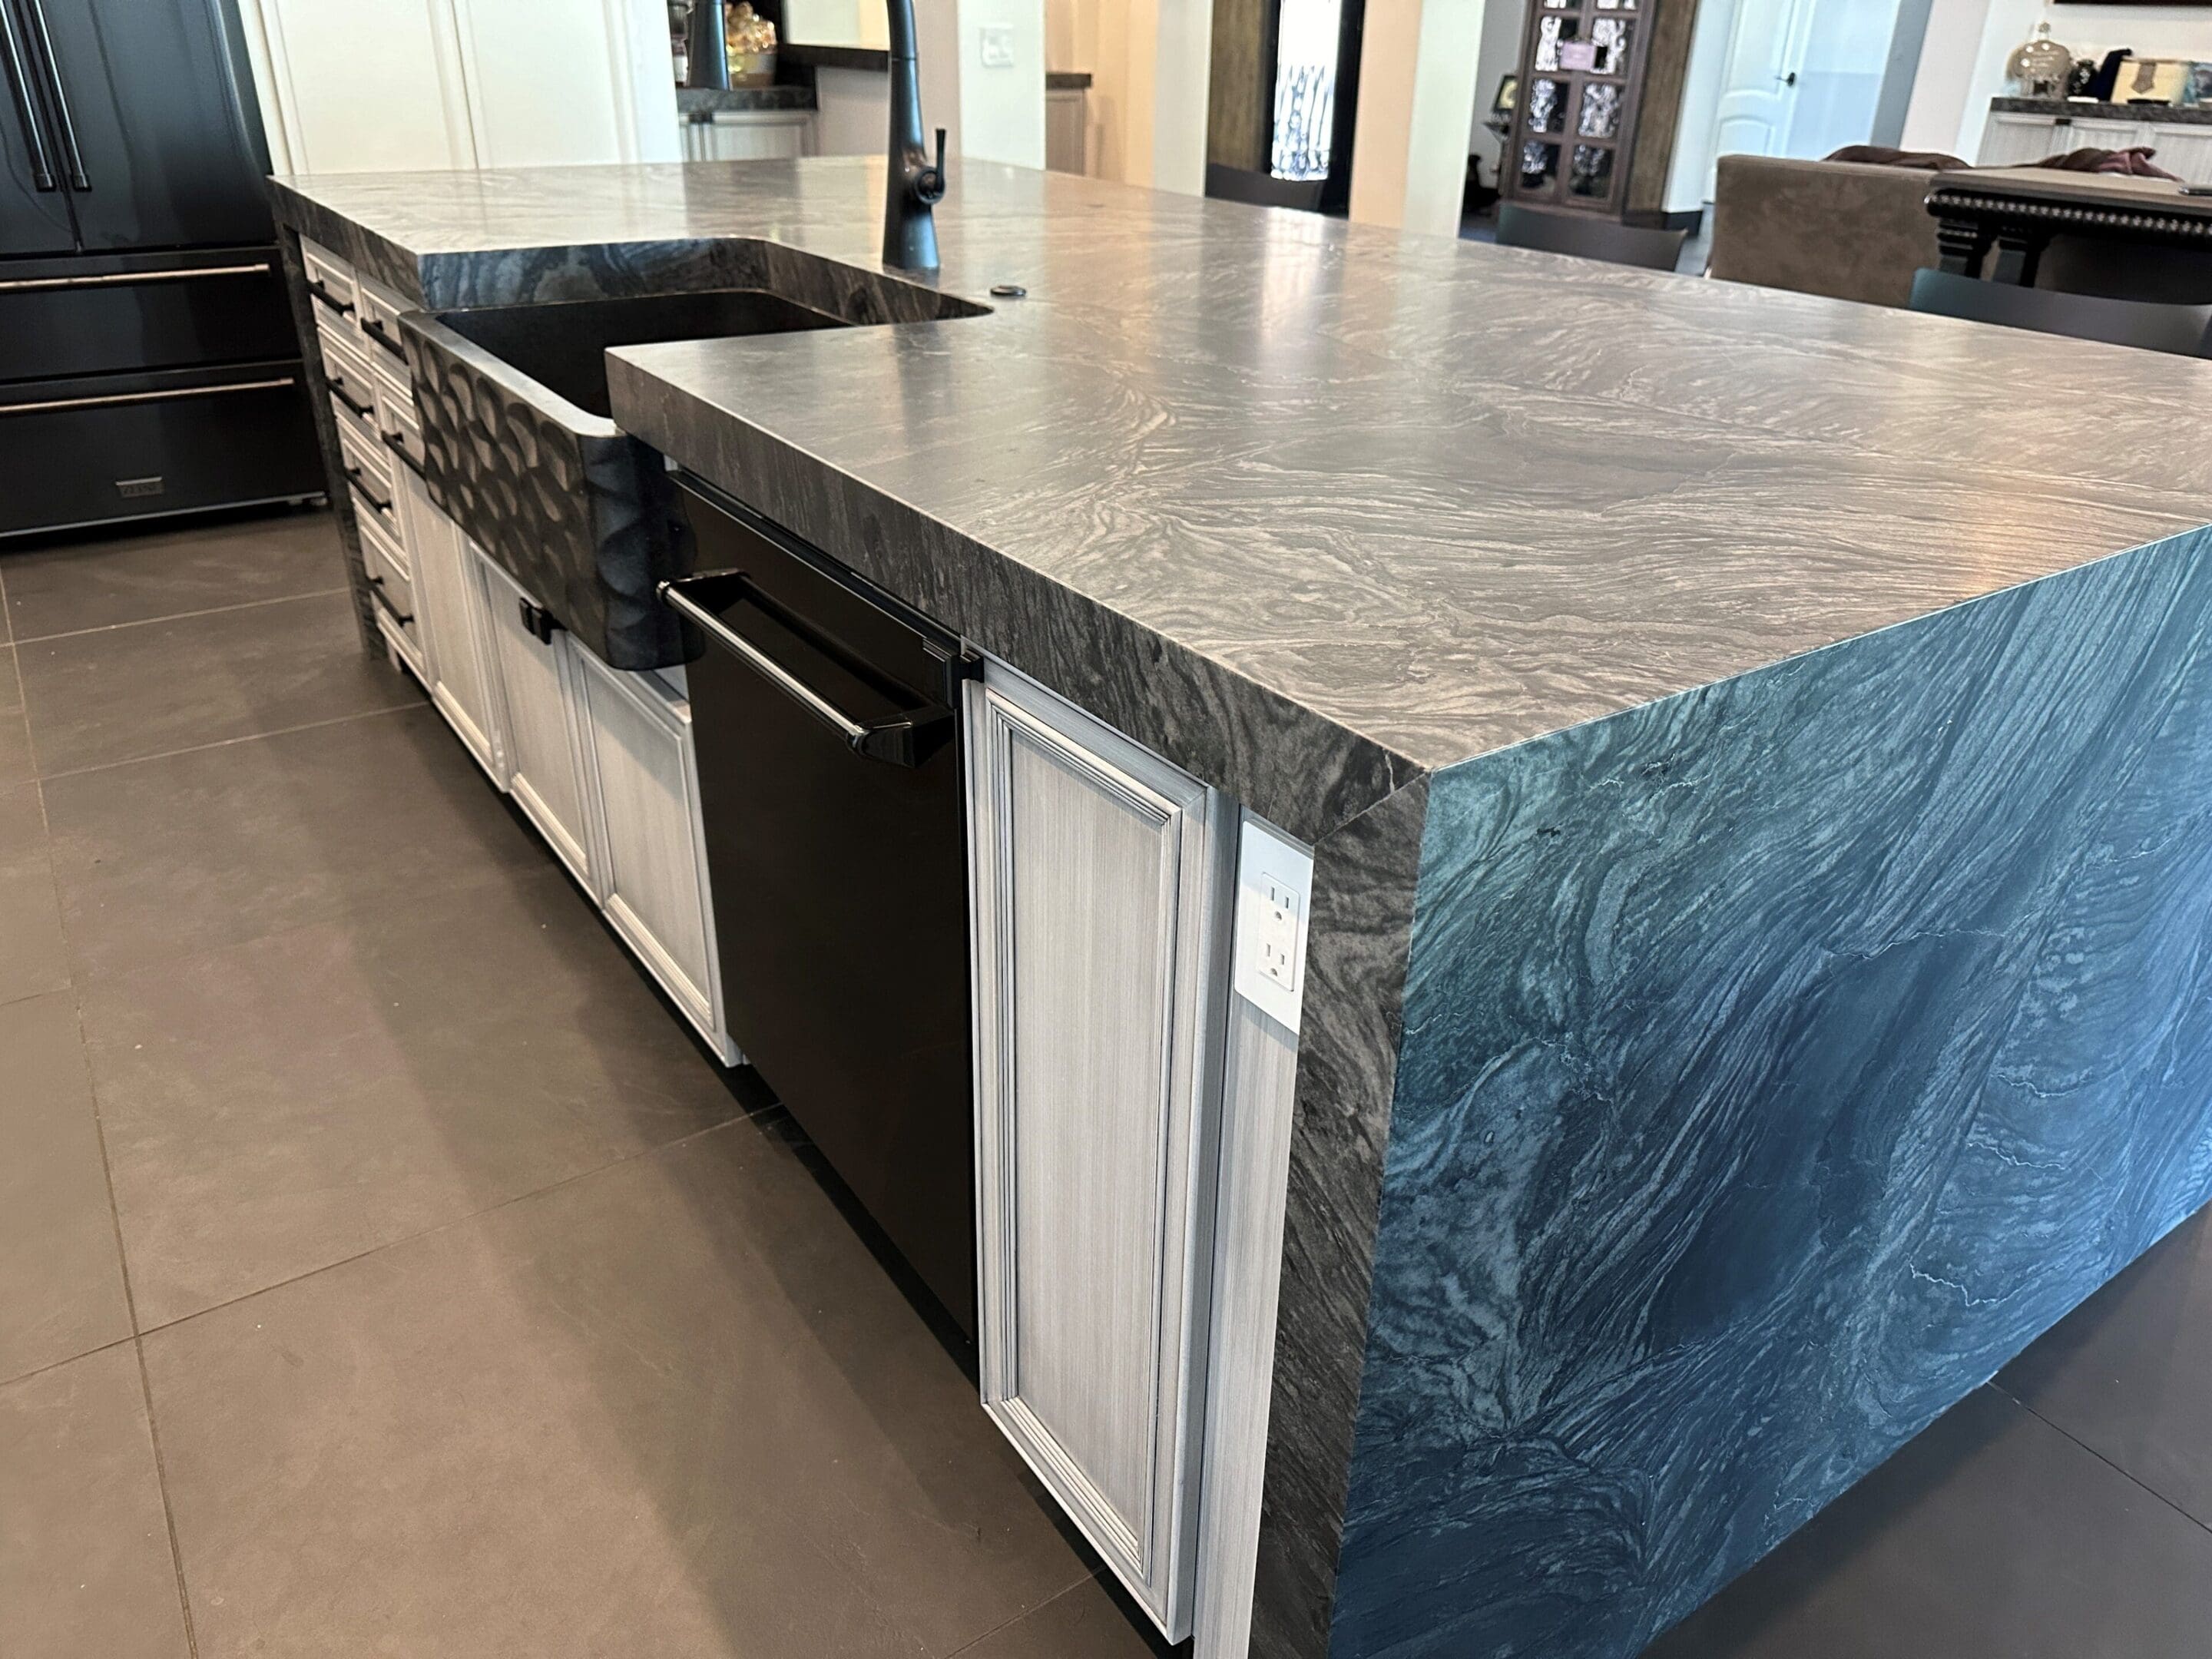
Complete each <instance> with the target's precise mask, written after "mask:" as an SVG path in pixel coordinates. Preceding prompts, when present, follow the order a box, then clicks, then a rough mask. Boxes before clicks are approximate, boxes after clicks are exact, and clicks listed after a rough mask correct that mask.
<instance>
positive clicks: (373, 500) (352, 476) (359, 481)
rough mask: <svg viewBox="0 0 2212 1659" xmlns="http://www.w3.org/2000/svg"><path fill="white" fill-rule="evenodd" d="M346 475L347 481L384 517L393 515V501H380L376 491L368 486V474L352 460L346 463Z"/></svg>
mask: <svg viewBox="0 0 2212 1659" xmlns="http://www.w3.org/2000/svg"><path fill="white" fill-rule="evenodd" d="M345 475H346V482H347V483H349V484H351V485H352V486H353V487H354V488H355V489H356V490H358V491H360V492H361V498H362V500H363V501H367V502H368V504H369V505H370V506H371V507H374V508H375V509H376V510H377V513H378V514H379V515H380V516H381V517H384V518H389V517H391V516H392V503H391V502H390V501H379V500H378V499H377V497H376V492H375V491H374V490H373V489H370V488H369V487H368V474H366V473H364V472H363V471H362V470H361V469H360V468H359V467H357V466H356V465H354V464H353V463H352V462H351V461H348V462H347V463H346V469H345Z"/></svg>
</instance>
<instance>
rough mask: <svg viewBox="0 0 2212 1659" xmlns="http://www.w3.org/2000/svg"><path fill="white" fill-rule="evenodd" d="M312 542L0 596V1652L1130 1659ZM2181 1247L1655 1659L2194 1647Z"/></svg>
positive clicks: (839, 1220) (1051, 1541)
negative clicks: (351, 607) (373, 636)
mask: <svg viewBox="0 0 2212 1659" xmlns="http://www.w3.org/2000/svg"><path fill="white" fill-rule="evenodd" d="M340 581H341V578H340V572H339V565H338V560H337V547H336V543H335V540H334V538H333V537H332V534H331V530H330V527H329V523H328V520H326V519H324V518H322V517H319V516H315V515H304V516H289V517H283V518H277V519H264V520H248V521H239V522H230V523H223V524H216V525H210V526H204V527H202V528H197V529H192V530H186V531H177V532H160V533H153V534H142V535H137V536H131V537H124V538H115V539H112V540H109V541H105V542H94V543H82V544H74V545H70V546H66V547H52V548H46V549H40V550H29V551H23V550H18V551H14V552H9V553H6V554H0V1653H4V1654H7V1655H10V1656H13V1655H17V1654H21V1655H24V1656H29V1659H80V1656H83V1659H92V1656H97V1659H139V1656H145V1659H176V1656H188V1655H192V1654H197V1655H199V1656H205V1659H214V1656H222V1659H230V1656H246V1655H256V1656H258V1655H283V1656H295V1655H316V1656H353V1655H372V1654H391V1655H405V1656H409V1659H417V1656H421V1659H443V1656H452V1659H503V1656H515V1659H525V1656H526V1659H565V1656H586V1655H589V1656H613V1659H625V1656H632V1655H636V1656H647V1655H651V1656H662V1655H684V1656H687V1659H726V1656H729V1659H740V1656H741V1659H787V1656H807V1659H817V1656H846V1655H850V1656H866V1659H872V1656H878V1655H884V1656H889V1655H898V1656H915V1659H926V1656H950V1655H953V1654H964V1655H967V1656H969V1659H1141V1656H1145V1655H1147V1654H1153V1653H1156V1652H1158V1647H1157V1644H1154V1643H1153V1642H1152V1641H1151V1640H1149V1639H1148V1638H1146V1636H1145V1635H1144V1634H1143V1633H1142V1632H1141V1631H1140V1630H1139V1627H1138V1626H1137V1625H1136V1623H1135V1622H1134V1621H1133V1620H1132V1618H1131V1617H1130V1616H1129V1614H1128V1613H1127V1608H1126V1607H1125V1606H1124V1605H1123V1604H1122V1603H1121V1601H1119V1599H1118V1598H1117V1596H1116V1595H1115V1594H1114V1593H1112V1592H1110V1591H1109V1589H1107V1588H1106V1587H1105V1586H1104V1585H1103V1583H1101V1581H1100V1580H1099V1578H1098V1577H1097V1571H1096V1563H1095V1561H1094V1560H1093V1559H1091V1557H1090V1556H1089V1555H1088V1553H1086V1552H1085V1550H1083V1548H1082V1547H1080V1546H1079V1545H1078V1544H1077V1543H1075V1542H1073V1541H1072V1540H1071V1539H1070V1538H1069V1537H1068V1535H1067V1534H1066V1532H1065V1531H1064V1529H1063V1528H1061V1526H1060V1524H1058V1523H1057V1522H1056V1521H1055V1519H1054V1516H1053V1513H1052V1511H1051V1510H1050V1508H1049V1506H1048V1504H1047V1503H1046V1501H1045V1500H1044V1499H1043V1498H1042V1497H1041V1495H1040V1494H1039V1492H1038V1491H1037V1489H1036V1486H1035V1485H1034V1483H1033V1482H1031V1481H1030V1480H1029V1479H1028V1477H1027V1476H1026V1474H1025V1473H1024V1471H1023V1470H1022V1469H1021V1468H1020V1467H1019V1465H1018V1462H1017V1461H1016V1460H1015V1458H1014V1457H1013V1456H1012V1454H1011V1453H1010V1452H1009V1451H1008V1450H1006V1448H1005V1447H1004V1445H1003V1444H1002V1443H1000V1441H999V1439H998V1437H997V1436H996V1434H995V1433H994V1431H992V1430H991V1428H990V1427H989V1425H987V1423H986V1422H985V1420H984V1419H983V1418H982V1416H981V1413H980V1411H979V1410H978V1408H977V1407H976V1406H975V1395H974V1390H973V1386H972V1383H971V1382H970V1381H969V1376H968V1375H967V1374H966V1373H965V1371H964V1370H963V1365H962V1364H961V1363H960V1362H959V1361H958V1360H957V1359H956V1358H954V1357H952V1356H951V1354H950V1353H948V1352H947V1350H946V1349H945V1347H944V1346H942V1345H941V1344H940V1343H939V1340H937V1339H936V1338H935V1337H934V1336H933V1334H932V1330H931V1328H930V1326H929V1324H928V1323H927V1322H926V1321H925V1320H924V1319H923V1318H922V1317H921V1316H920V1315H918V1314H917V1313H916V1312H915V1309H914V1308H913V1306H912V1305H910V1304H909V1303H908V1301H907V1300H906V1299H905V1298H904V1297H902V1295H901V1294H900V1292H899V1291H898V1290H897V1289H896V1286H895V1285H894V1284H893V1282H892V1280H891V1279H890V1278H889V1277H888V1276H887V1275H886V1274H885V1273H884V1271H883V1270H882V1268H881V1267H879V1265H878V1262H877V1261H876V1260H875V1258H874V1257H873V1256H872V1255H871V1253H870V1251H869V1249H867V1248H866V1245H865V1244H864V1243H863V1242H862V1241H861V1239H860V1237H858V1236H857V1235H856V1234H855V1233H854V1231H853V1230H852V1229H851V1228H850V1227H849V1226H848V1225H847V1224H846V1221H845V1220H844V1218H843V1217H842V1215H841V1214H840V1212H839V1209H838V1206H837V1204H836V1200H834V1198H833V1197H832V1195H831V1191H830V1189H829V1188H826V1187H825V1186H824V1184H823V1182H821V1181H820V1180H819V1179H817V1176H816V1175H815V1174H814V1173H813V1170H814V1168H815V1164H814V1160H813V1158H812V1156H811V1151H810V1149H808V1148H806V1147H805V1146H804V1144H803V1142H801V1141H800V1140H799V1138H798V1137H797V1136H796V1134H795V1133H794V1132H793V1130H792V1128H791V1127H790V1124H789V1121H788V1120H787V1118H785V1117H784V1116H783V1115H782V1114H781V1112H780V1111H778V1110H777V1109H775V1108H774V1107H773V1105H772V1104H769V1103H768V1102H767V1097H766V1095H765V1091H763V1090H762V1089H761V1088H760V1086H759V1085H758V1082H757V1079H752V1078H751V1077H750V1074H748V1073H737V1074H735V1075H734V1077H730V1078H726V1077H724V1076H723V1075H722V1074H720V1073H719V1072H718V1070H717V1069H716V1068H715V1067H714V1066H713V1065H712V1064H711V1063H710V1062H708V1060H706V1059H705V1057H704V1056H703V1054H702V1053H701V1051H700V1050H699V1049H698V1048H696V1045H694V1044H693V1042H691V1041H690V1037H689V1036H688V1035H687V1033H686V1031H685V1030H684V1028H683V1027H682V1026H681V1025H680V1024H678V1021H677V1019H676V1017H675V1016H674V1015H673V1014H672V1012H670V1011H669V1010H668V1009H667V1008H666V1007H665V1006H664V1005H663V1004H662V1003H661V1002H660V1000H659V998H658V996H657V994H655V993H654V992H653V990H652V989H651V988H650V987H649V986H648V985H647V982H646V981H644V980H643V978H642V977H641V975H639V973H638V972H637V971H636V970H635V968H634V967H633V966H632V965H631V964H630V963H629V959H628V957H626V956H625V955H624V953H623V951H622V949H621V947H620V946H619V945H617V943H616V942H615V941H614V939H612V938H611V936H610V935H609V934H608V933H606V932H605V930H604V929H603V928H602V927H600V926H599V922H598V921H597V920H596V919H595V918H594V917H593V916H592V914H591V912H590V910H589V908H588V907H587V906H586V904H585V902H583V901H582V899H581V898H580V896H578V895H577V894H576V893H575V891H574V890H573V889H572V888H571V887H570V885H569V884H568V880H567V878H566V877H565V876H564V875H562V873H561V872H560V871H559V870H558V869H557V868H556V866H555V865H554V863H553V861H552V859H551V857H550V854H546V853H545V852H544V850H543V849H542V848H541V847H540V846H539V845H538V842H537V841H536V840H535V838H534V837H533V836H532V834H531V832H530V831H529V830H528V829H526V827H524V825H523V824H522V823H520V820H519V819H518V818H516V817H514V815H513V814H512V813H511V812H510V811H508V810H507V807H506V806H505V805H504V804H503V803H502V802H501V800H500V799H498V797H497V796H495V794H493V793H492V792H491V791H490V790H489V788H487V787H485V786H484V784H483V780H482V778H481V777H480V775H478V774H477V772H476V771H475V769H474V768H473V765H472V763H471V762H470V761H469V760H468V759H467V758H466V757H465V755H464V754H463V753H462V751H461V750H460V748H459V745H458V744H456V743H454V742H453V740H452V739H451V738H448V737H447V734H446V733H445V732H444V730H443V728H442V727H441V725H440V723H439V721H438V720H437V718H436V716H435V714H432V713H431V712H430V711H429V709H428V708H427V707H426V706H425V705H424V703H423V702H422V699H421V697H420V696H418V695H417V694H416V692H415V691H414V690H413V688H412V687H411V685H410V684H409V683H407V682H405V681H404V680H403V679H402V678H399V677H398V676H397V675H395V674H393V673H392V671H390V670H388V669H387V668H386V667H385V666H384V665H382V664H381V662H380V660H378V659H374V658H369V657H365V656H363V655H362V654H361V653H360V652H359V651H358V650H357V649H356V641H355V637H354V635H353V632H352V624H351V621H350V619H349V613H348V611H347V601H346V599H345V596H344V594H343V592H342V590H341V586H340ZM2209 1523H2212V1228H2208V1227H2207V1226H2206V1225H2203V1223H2198V1224H2192V1225H2191V1226H2189V1227H2187V1228H2185V1229H2184V1230H2182V1231H2180V1232H2179V1233H2178V1234H2177V1235H2176V1236H2175V1237H2173V1238H2172V1239H2171V1240H2169V1241H2168V1242H2167V1243H2166V1244H2165V1245H2163V1246H2161V1247H2160V1249H2158V1250H2157V1251H2155V1252H2154V1253H2153V1255H2151V1256H2150V1257H2148V1258H2147V1259H2146V1260H2145V1261H2143V1262H2142V1263H2141V1264H2139V1266H2138V1267H2136V1269H2135V1270H2134V1271H2132V1272H2131V1273H2129V1274H2128V1275H2127V1276H2126V1277H2125V1278H2124V1279H2122V1280H2121V1281H2119V1282H2118V1284H2116V1285H2113V1286H2112V1287H2111V1288H2110V1289H2109V1290H2108V1291H2106V1292H2105V1293H2104V1294H2103V1295H2101V1296H2100V1297H2098V1298H2096V1300H2095V1301H2093V1303H2092V1304H2090V1305H2089V1306H2087V1308H2084V1309H2083V1310H2081V1312H2080V1313H2078V1314H2077V1315H2076V1316H2075V1317H2074V1318H2073V1319H2071V1320H2069V1321H2068V1322H2066V1323H2065V1324H2064V1325H2063V1326H2062V1327H2060V1328H2059V1329H2058V1330H2057V1331H2055V1332H2053V1333H2052V1334H2051V1336H2050V1337H2048V1338H2046V1339H2045V1341H2044V1342H2042V1343H2041V1344H2039V1345H2038V1346H2037V1347H2036V1348H2035V1349H2033V1351H2031V1352H2030V1353H2028V1354H2027V1355H2026V1356H2024V1357H2023V1358H2021V1360H2020V1361H2019V1362H2018V1363H2017V1364H2015V1365H2014V1366H2013V1367H2012V1368H2011V1369H2010V1370H2008V1371H2007V1372H2006V1373H2005V1374H2004V1375H2003V1376H2001V1377H2000V1378H1999V1379H1998V1380H1997V1382H1996V1384H1995V1385H1993V1386H1992V1387H1990V1388H1988V1389H1983V1390H1981V1391H1980V1392H1979V1393H1978V1394H1977V1395H1975V1396H1974V1397H1973V1398H1972V1399H1971V1400H1969V1401H1967V1402H1966V1403H1965V1404H1964V1405H1962V1406H1960V1407H1959V1408H1958V1409H1957V1410H1956V1411H1954V1413H1951V1414H1950V1415H1949V1416H1948V1417H1947V1418H1946V1419H1944V1420H1943V1421H1942V1423H1940V1424H1939V1425H1936V1427H1935V1428H1934V1429H1932V1430H1930V1431H1929V1432H1928V1433H1927V1434H1926V1435H1924V1436H1923V1437H1921V1438H1920V1439H1919V1440H1918V1441H1917V1442H1915V1443H1913V1444H1912V1445H1911V1447H1909V1448H1908V1449H1906V1450H1905V1452H1904V1453H1903V1454H1902V1455H1899V1457H1898V1458H1896V1459H1895V1460H1893V1462H1891V1463H1890V1464H1889V1465H1888V1466H1887V1467H1886V1468H1883V1469H1881V1471H1879V1472H1878V1473H1877V1474H1875V1476H1874V1477H1872V1478H1871V1479H1870V1480H1868V1481H1867V1482H1865V1483H1864V1484H1863V1486H1860V1487H1859V1488H1858V1489H1857V1491H1856V1492H1853V1493H1851V1494H1850V1495H1849V1496H1848V1497H1846V1498H1844V1500H1843V1501H1842V1502H1841V1503H1839V1504H1837V1505H1835V1506H1834V1507H1833V1508H1832V1510H1829V1512H1828V1513H1827V1514H1826V1515H1825V1516H1822V1517H1821V1518H1820V1520H1819V1521H1818V1522H1815V1523H1814V1525H1813V1526H1812V1527H1810V1528H1808V1529H1807V1530H1806V1531H1805V1532H1803V1533H1802V1534H1800V1535H1799V1536H1798V1537H1797V1538H1796V1539H1795V1540H1793V1541H1790V1543H1789V1544H1787V1545H1785V1546H1784V1547H1783V1549H1781V1550H1780V1551H1778V1553H1776V1554H1775V1556H1773V1557H1772V1558H1771V1559H1770V1560H1768V1561H1767V1562H1766V1563H1765V1564H1764V1565H1761V1566H1760V1567H1759V1568H1758V1569H1756V1570H1755V1571H1753V1573H1751V1574H1750V1575H1749V1576H1747V1577H1746V1578H1745V1579H1744V1580H1742V1581H1741V1583H1739V1584H1737V1585H1736V1586H1735V1588H1734V1589H1731V1590H1729V1592H1727V1593H1726V1594H1725V1595H1723V1596H1722V1597H1721V1598H1720V1599H1719V1600H1718V1601H1716V1602H1714V1603H1713V1604H1712V1605H1711V1607H1708V1608H1706V1609H1705V1611H1704V1612H1702V1613H1699V1614H1698V1615H1697V1616H1696V1617H1694V1618H1693V1619H1692V1620H1691V1621H1690V1622H1689V1623H1688V1624H1686V1625H1685V1626H1682V1627H1681V1628H1680V1630H1678V1631H1677V1632H1674V1634H1673V1635H1671V1636H1670V1637H1668V1638H1667V1639H1666V1640H1664V1641H1662V1643H1661V1644H1659V1646H1658V1647H1657V1648H1656V1649H1655V1650H1653V1654H1654V1659H1783V1656H1790V1659H1877V1656H1880V1659H1889V1656H1892V1655H1894V1654H1898V1653H1927V1654H1941V1655H1942V1656H1945V1659H2000V1656H2002V1659H2180V1656H2194V1655H2201V1654H2203V1653H2204V1652H2206V1651H2208V1650H2212V1638H2207V1636H2206V1634H2205V1632H2207V1631H2212V1530H2208V1524H2209Z"/></svg>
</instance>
